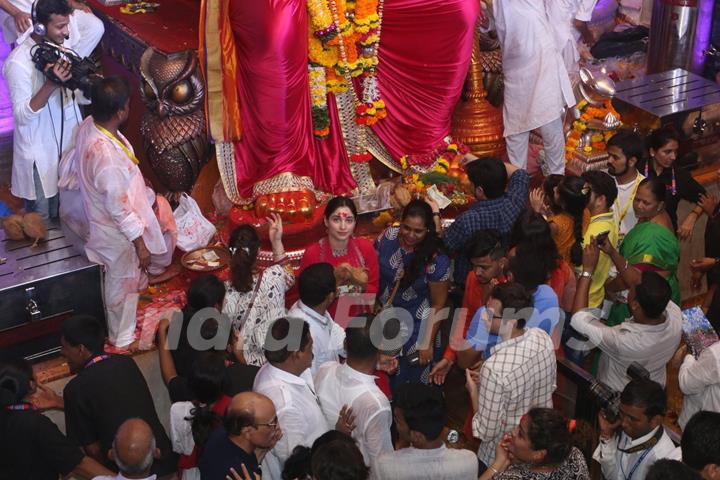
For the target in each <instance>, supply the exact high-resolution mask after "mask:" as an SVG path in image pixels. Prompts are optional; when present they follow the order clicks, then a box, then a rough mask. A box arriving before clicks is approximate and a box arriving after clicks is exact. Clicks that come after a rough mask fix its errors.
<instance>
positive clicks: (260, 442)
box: [198, 392, 282, 480]
mask: <svg viewBox="0 0 720 480" xmlns="http://www.w3.org/2000/svg"><path fill="white" fill-rule="evenodd" d="M281 437H282V431H281V430H280V427H279V426H278V418H277V414H276V413H275V405H274V404H273V402H272V401H271V400H270V399H269V398H268V397H266V396H265V395H262V394H260V393H255V392H243V393H239V394H237V395H235V396H234V397H233V399H232V401H231V402H230V405H229V406H228V409H227V412H226V413H225V418H224V420H223V426H222V427H220V428H218V429H216V430H215V431H214V432H213V433H212V434H211V435H210V438H209V439H208V441H207V443H206V444H205V448H204V449H203V453H202V457H201V458H200V460H199V462H198V465H199V467H200V475H201V477H202V479H203V480H225V477H226V475H228V474H229V472H230V469H231V468H234V469H235V471H237V472H240V471H241V469H242V465H245V467H246V468H247V470H248V472H250V473H251V474H253V473H257V474H258V475H261V474H262V472H261V471H260V463H261V462H262V460H263V458H264V457H265V454H266V453H267V452H268V450H270V449H271V448H273V447H274V446H275V443H277V441H278V440H279V439H280V438H281Z"/></svg>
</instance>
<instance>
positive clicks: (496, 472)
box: [488, 465, 500, 476]
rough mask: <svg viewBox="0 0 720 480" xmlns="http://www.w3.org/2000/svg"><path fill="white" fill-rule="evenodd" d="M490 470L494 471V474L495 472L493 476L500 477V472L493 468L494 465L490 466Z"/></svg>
mask: <svg viewBox="0 0 720 480" xmlns="http://www.w3.org/2000/svg"><path fill="white" fill-rule="evenodd" d="M488 468H489V469H490V470H492V471H493V472H495V473H494V474H493V476H495V475H500V471H499V470H498V469H497V468H495V467H493V466H492V465H490V466H488Z"/></svg>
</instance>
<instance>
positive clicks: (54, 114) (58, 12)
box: [3, 0, 82, 220]
mask: <svg viewBox="0 0 720 480" xmlns="http://www.w3.org/2000/svg"><path fill="white" fill-rule="evenodd" d="M71 13H72V8H71V7H70V6H69V5H68V3H67V0H37V3H36V5H35V19H36V21H37V27H38V28H36V30H35V31H33V33H32V35H30V39H28V40H27V41H25V42H23V43H21V44H20V45H19V46H18V47H17V48H16V49H15V50H13V51H12V52H11V53H10V55H9V56H8V59H7V61H6V63H5V67H4V69H3V73H4V75H5V79H6V80H7V82H8V90H9V92H10V99H11V101H12V108H13V121H14V122H15V130H14V132H13V164H12V181H11V191H12V194H13V195H15V196H16V197H19V198H22V199H24V200H25V210H26V211H28V212H33V211H37V212H38V213H40V215H41V216H42V217H43V219H44V220H48V219H49V218H53V219H54V218H57V217H58V186H57V183H58V163H59V161H60V158H61V157H62V154H63V152H65V151H67V150H68V149H70V148H71V147H72V144H73V142H74V134H75V130H76V129H77V126H78V125H79V124H80V120H81V119H82V117H81V115H80V110H79V108H78V105H77V102H76V100H75V97H74V94H73V93H72V92H70V91H68V90H67V89H65V88H63V87H62V84H63V83H65V82H67V81H68V80H70V78H71V77H72V74H71V71H70V69H71V65H70V63H69V62H66V61H63V60H60V61H58V62H56V63H55V64H50V65H48V66H47V67H46V73H49V71H50V70H51V71H52V74H53V75H54V77H55V79H56V80H51V79H50V78H48V77H47V76H46V75H44V74H43V72H40V71H38V69H37V68H36V67H35V65H34V63H33V60H32V52H33V50H32V48H33V47H34V46H35V45H37V44H39V43H41V42H43V41H49V42H52V43H55V44H57V45H62V44H63V42H65V40H67V39H68V38H69V23H70V14H71ZM40 33H42V35H40Z"/></svg>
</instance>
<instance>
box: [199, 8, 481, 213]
mask: <svg viewBox="0 0 720 480" xmlns="http://www.w3.org/2000/svg"><path fill="white" fill-rule="evenodd" d="M203 14H204V21H203V25H204V39H205V43H204V48H203V55H204V59H203V61H204V63H205V65H206V76H207V84H208V96H209V99H208V100H209V101H208V120H209V126H210V133H211V137H212V138H213V140H214V141H215V143H216V155H217V159H218V163H219V166H220V172H221V178H222V180H223V184H224V186H225V190H226V193H227V194H228V197H229V198H230V199H231V200H232V201H233V202H234V203H236V204H246V205H248V204H252V203H254V202H258V203H261V204H263V205H265V204H266V203H267V196H268V195H271V194H274V193H277V192H287V191H310V192H324V193H328V194H333V195H335V194H347V193H350V192H360V193H362V192H368V191H371V190H372V189H373V188H374V182H373V179H372V176H371V175H370V169H369V166H368V162H369V161H370V160H372V159H377V160H378V161H380V162H382V163H383V164H385V165H386V166H387V167H388V168H390V169H392V170H395V171H401V170H402V169H403V168H407V167H408V163H409V164H410V166H412V165H416V166H418V167H422V166H430V165H431V164H432V162H433V161H434V159H435V158H436V157H437V152H439V151H443V150H444V149H445V148H446V147H447V145H448V142H450V140H449V137H448V135H449V132H450V127H451V118H452V115H453V110H454V107H455V104H456V103H457V101H458V99H459V97H460V94H461V91H462V88H463V83H464V81H465V77H466V74H467V71H468V65H469V62H470V57H471V53H472V48H473V34H474V30H475V25H476V21H477V17H478V14H479V4H478V0H206V1H205V9H204V12H203ZM303 198H305V197H303ZM305 200H307V199H306V198H305Z"/></svg>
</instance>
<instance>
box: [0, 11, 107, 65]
mask: <svg viewBox="0 0 720 480" xmlns="http://www.w3.org/2000/svg"><path fill="white" fill-rule="evenodd" d="M10 3H11V4H13V5H14V6H15V7H17V8H18V9H19V10H20V11H22V12H25V13H30V10H31V7H32V3H33V2H32V1H31V0H10ZM0 12H1V13H0V22H1V23H2V29H3V34H4V36H5V42H6V43H8V44H12V43H15V42H16V41H17V40H18V38H20V39H21V40H24V38H26V37H27V32H18V31H17V28H15V19H14V18H13V17H12V16H10V15H8V14H7V13H5V12H4V11H0ZM68 30H69V33H68V34H69V36H70V38H69V39H68V40H67V41H66V42H65V46H66V47H68V48H71V49H73V50H75V52H77V54H78V55H80V56H81V57H87V56H88V55H90V54H91V53H92V51H93V50H95V47H96V46H97V44H98V43H100V39H102V36H103V33H105V26H104V25H103V23H102V20H100V19H99V18H98V17H96V16H95V15H93V14H92V13H88V12H84V11H82V10H75V11H74V12H73V13H72V14H71V15H70V23H69V25H68ZM18 43H22V42H18Z"/></svg>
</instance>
